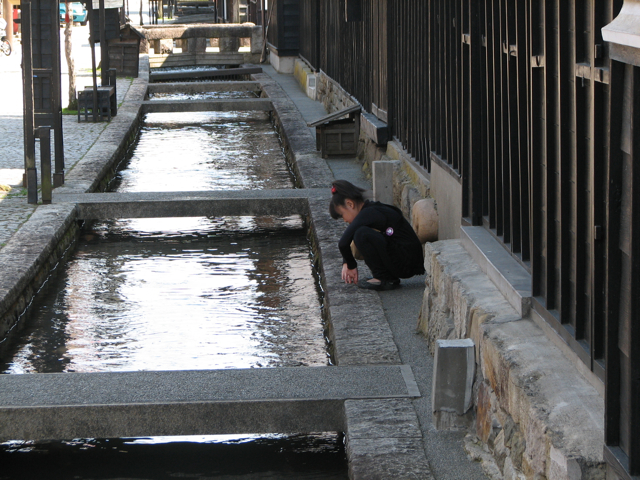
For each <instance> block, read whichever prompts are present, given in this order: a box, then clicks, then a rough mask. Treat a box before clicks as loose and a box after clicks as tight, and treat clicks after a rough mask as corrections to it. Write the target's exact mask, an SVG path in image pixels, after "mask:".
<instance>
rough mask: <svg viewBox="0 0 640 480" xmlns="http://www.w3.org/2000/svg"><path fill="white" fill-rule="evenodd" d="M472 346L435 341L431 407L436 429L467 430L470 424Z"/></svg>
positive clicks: (466, 341) (467, 341)
mask: <svg viewBox="0 0 640 480" xmlns="http://www.w3.org/2000/svg"><path fill="white" fill-rule="evenodd" d="M474 347H475V345H474V343H473V341H472V340H471V339H470V338H463V339H459V340H436V351H435V354H434V363H433V391H432V397H431V406H432V409H431V410H432V412H433V424H434V425H435V427H436V428H437V429H438V430H446V429H456V428H467V427H468V426H469V425H470V424H471V422H472V421H473V410H471V406H472V405H473V379H474V376H475V367H476V362H475V354H474Z"/></svg>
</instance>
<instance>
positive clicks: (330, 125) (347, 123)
mask: <svg viewBox="0 0 640 480" xmlns="http://www.w3.org/2000/svg"><path fill="white" fill-rule="evenodd" d="M360 110H361V107H360V105H354V106H352V107H349V108H345V109H343V110H340V111H337V112H334V113H332V114H330V115H327V116H325V117H322V118H321V119H319V120H317V121H315V122H312V123H309V124H307V125H308V126H309V127H316V149H318V150H320V151H321V152H322V158H327V157H329V156H346V157H350V156H355V155H356V154H357V153H358V141H359V139H360ZM345 115H348V118H341V117H344V116H345Z"/></svg>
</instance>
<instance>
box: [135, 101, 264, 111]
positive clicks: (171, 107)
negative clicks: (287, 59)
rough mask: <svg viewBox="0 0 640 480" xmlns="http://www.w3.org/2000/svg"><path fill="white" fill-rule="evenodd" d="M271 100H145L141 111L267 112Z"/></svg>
mask: <svg viewBox="0 0 640 480" xmlns="http://www.w3.org/2000/svg"><path fill="white" fill-rule="evenodd" d="M271 110H273V105H272V104H271V100H269V99H266V98H234V99H231V100H227V99H220V100H190V101H188V102H185V101H182V100H146V101H144V102H142V113H178V112H269V111H271Z"/></svg>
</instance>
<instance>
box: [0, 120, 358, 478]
mask: <svg viewBox="0 0 640 480" xmlns="http://www.w3.org/2000/svg"><path fill="white" fill-rule="evenodd" d="M115 183H116V184H118V185H119V187H118V188H117V189H118V191H121V192H135V191H195V190H211V189H236V190H237V189H261V188H291V187H292V185H293V181H292V176H291V174H290V172H289V170H288V167H287V165H286V162H285V159H284V155H283V152H282V147H281V145H280V141H279V139H278V137H277V135H276V133H275V130H274V129H273V127H272V126H271V125H270V123H269V121H268V117H267V116H266V114H263V113H247V114H245V113H237V112H236V113H215V114H214V113H202V114H197V113H196V114H193V113H189V114H150V115H148V116H147V119H146V123H145V125H144V126H143V127H142V132H141V135H140V141H139V143H138V144H137V146H136V148H135V149H134V151H133V154H132V156H131V159H130V161H129V164H128V167H127V168H126V169H125V170H123V171H122V172H120V174H119V179H118V180H117V182H115ZM213 213H214V212H212V214H213ZM303 227H304V225H303V222H302V220H301V219H300V218H299V217H291V218H285V219H275V218H272V217H261V218H249V217H233V218H231V217H225V218H198V219H194V218H170V219H139V220H118V221H108V222H103V223H100V224H98V225H94V226H93V230H92V231H90V232H85V234H84V235H83V237H82V238H81V240H80V241H79V245H78V248H77V251H76V253H75V255H74V257H73V258H72V259H71V260H70V261H69V262H68V263H67V264H66V265H65V266H64V267H61V270H62V271H61V272H60V273H59V274H58V275H57V277H56V278H55V279H54V280H53V281H51V284H50V285H47V286H46V287H45V288H44V289H43V291H42V292H41V293H42V295H41V296H39V298H38V299H37V300H36V301H35V302H34V305H33V308H32V314H31V317H32V318H31V319H30V321H29V322H28V323H29V325H28V326H27V327H26V328H25V329H24V330H23V334H22V336H21V338H22V342H21V343H19V344H17V345H16V346H15V349H14V351H13V355H12V358H11V359H10V360H8V361H7V363H5V364H0V370H1V371H4V372H5V373H31V372H40V373H44V372H93V371H126V370H176V369H189V370H191V369H214V368H243V367H276V366H297V365H308V366H320V365H327V364H328V363H329V358H328V356H327V353H326V352H327V349H326V344H325V337H324V334H323V325H322V319H321V312H320V302H319V299H318V291H317V289H316V282H315V279H314V275H313V273H312V266H311V261H310V250H309V245H308V242H307V239H306V235H305V230H304V228H303ZM0 465H1V467H0V480H8V479H12V480H16V479H25V480H27V479H28V480H32V479H45V478H46V479H51V480H56V479H65V480H66V479H78V480H90V479H113V480H116V479H125V478H126V479H129V480H143V479H145V480H147V479H154V480H158V479H167V480H168V479H173V478H193V479H201V480H207V479H212V480H213V479H216V480H232V479H233V480H253V479H272V480H276V479H279V480H289V479H291V480H293V479H299V480H320V479H325V480H333V479H336V480H338V479H346V478H347V465H346V458H345V450H344V444H343V442H342V436H341V435H338V434H321V435H299V436H298V435H286V436H284V435H259V436H258V435H254V436H247V435H243V436H235V437H233V438H231V437H225V436H219V435H217V436H206V437H170V438H166V437H151V438H146V439H141V438H138V439H76V440H73V441H62V442H61V441H57V442H49V443H43V442H39V443H32V442H7V443H4V444H0Z"/></svg>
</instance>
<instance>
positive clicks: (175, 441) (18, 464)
mask: <svg viewBox="0 0 640 480" xmlns="http://www.w3.org/2000/svg"><path fill="white" fill-rule="evenodd" d="M166 440H167V442H170V443H164V444H160V445H159V444H155V443H152V444H148V442H146V440H145V439H109V440H106V439H102V440H95V439H90V440H75V441H71V442H63V443H60V442H56V443H41V444H37V445H35V444H32V443H25V442H11V443H7V444H5V445H0V464H1V465H2V468H0V480H23V479H24V480H34V479H47V480H68V479H75V480H98V479H101V480H104V479H112V480H116V479H118V480H123V479H127V480H172V479H175V478H191V479H198V480H213V479H215V480H258V479H260V480H265V479H266V480H345V479H347V478H348V475H347V465H346V459H345V453H344V446H343V443H342V436H341V435H335V434H319V435H287V436H283V435H261V436H247V435H244V436H218V437H217V439H216V440H210V439H204V438H203V439H195V438H193V437H187V438H183V437H171V438H170V439H169V438H167V439H166ZM194 440H195V441H194ZM197 440H202V441H200V442H197Z"/></svg>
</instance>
